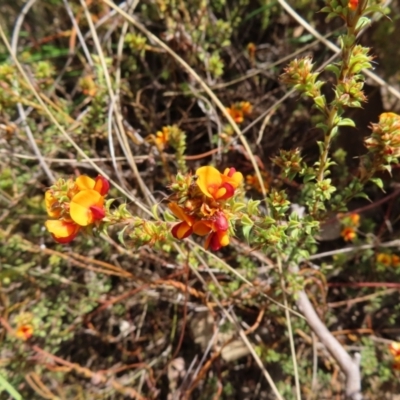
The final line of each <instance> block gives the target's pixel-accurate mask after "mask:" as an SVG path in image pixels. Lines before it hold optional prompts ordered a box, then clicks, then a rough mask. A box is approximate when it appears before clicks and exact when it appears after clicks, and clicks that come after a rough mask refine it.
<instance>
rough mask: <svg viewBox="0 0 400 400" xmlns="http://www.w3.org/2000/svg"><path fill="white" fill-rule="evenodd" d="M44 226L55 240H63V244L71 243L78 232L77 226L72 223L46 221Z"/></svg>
mask: <svg viewBox="0 0 400 400" xmlns="http://www.w3.org/2000/svg"><path fill="white" fill-rule="evenodd" d="M44 224H45V226H46V228H47V230H48V231H49V232H50V233H51V234H52V235H53V236H54V238H55V239H56V240H57V239H65V240H62V241H63V242H64V241H65V242H68V241H71V240H72V239H73V238H74V237H75V236H76V234H77V233H78V231H79V226H78V225H76V224H75V223H74V222H72V221H64V220H48V221H46V222H45V223H44Z"/></svg>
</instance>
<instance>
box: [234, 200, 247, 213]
mask: <svg viewBox="0 0 400 400" xmlns="http://www.w3.org/2000/svg"><path fill="white" fill-rule="evenodd" d="M245 208H246V204H245V203H239V202H238V203H235V204H234V205H233V206H232V211H233V212H234V213H236V212H238V211H241V210H243V209H245Z"/></svg>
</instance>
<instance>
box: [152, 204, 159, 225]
mask: <svg viewBox="0 0 400 400" xmlns="http://www.w3.org/2000/svg"><path fill="white" fill-rule="evenodd" d="M151 213H152V214H153V217H154V219H155V220H156V221H159V220H160V217H159V215H158V203H156V204H154V205H153V206H152V207H151Z"/></svg>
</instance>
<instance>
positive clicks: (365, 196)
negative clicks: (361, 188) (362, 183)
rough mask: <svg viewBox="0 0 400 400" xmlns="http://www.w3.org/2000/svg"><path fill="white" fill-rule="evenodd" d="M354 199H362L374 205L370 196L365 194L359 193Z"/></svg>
mask: <svg viewBox="0 0 400 400" xmlns="http://www.w3.org/2000/svg"><path fill="white" fill-rule="evenodd" d="M354 197H355V198H356V197H361V198H362V199H366V200H368V201H369V202H371V203H372V201H371V199H370V198H369V197H368V195H367V194H366V193H364V192H361V193H357V194H356V195H355V196H354Z"/></svg>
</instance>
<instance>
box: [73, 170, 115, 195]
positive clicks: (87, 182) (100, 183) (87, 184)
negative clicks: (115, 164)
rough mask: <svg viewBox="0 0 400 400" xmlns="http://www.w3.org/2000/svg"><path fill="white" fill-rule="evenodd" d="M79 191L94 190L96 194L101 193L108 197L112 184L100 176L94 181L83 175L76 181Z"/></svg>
mask: <svg viewBox="0 0 400 400" xmlns="http://www.w3.org/2000/svg"><path fill="white" fill-rule="evenodd" d="M75 183H76V185H77V186H78V188H79V190H80V191H81V190H88V189H93V190H95V191H96V192H98V193H100V194H101V195H102V196H106V195H107V193H108V191H109V190H110V183H109V182H108V180H107V179H106V178H104V176H101V175H98V176H97V177H96V179H92V178H90V177H88V176H86V175H81V176H79V177H78V178H76V181H75Z"/></svg>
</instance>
